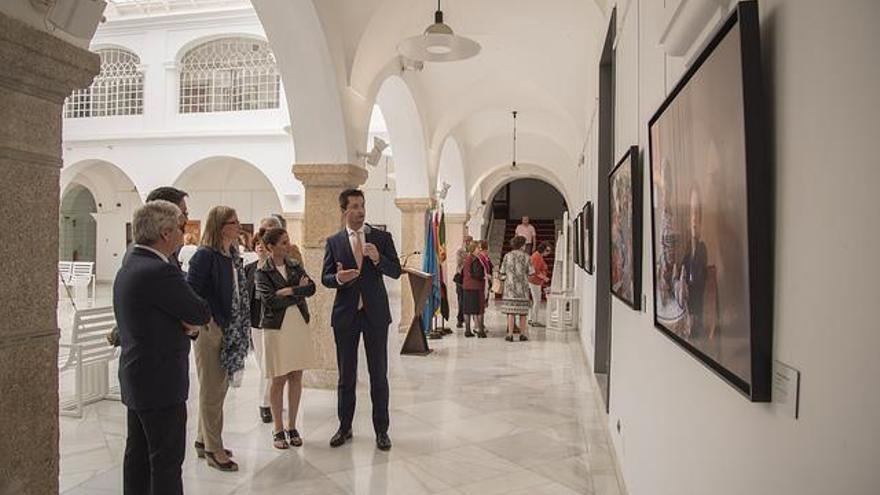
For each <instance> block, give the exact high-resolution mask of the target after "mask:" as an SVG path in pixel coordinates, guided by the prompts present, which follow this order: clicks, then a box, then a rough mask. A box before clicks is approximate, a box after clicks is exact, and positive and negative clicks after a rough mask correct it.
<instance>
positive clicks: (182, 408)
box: [113, 200, 211, 495]
mask: <svg viewBox="0 0 880 495" xmlns="http://www.w3.org/2000/svg"><path fill="white" fill-rule="evenodd" d="M185 225H186V217H185V216H184V215H183V214H182V213H181V211H180V208H178V207H177V206H176V205H175V204H173V203H171V202H168V201H164V200H157V201H149V202H147V203H146V204H144V206H141V207H140V208H138V209H137V210H136V211H135V212H134V218H133V219H132V231H133V234H134V241H135V245H134V247H133V248H132V250H131V253H130V254H129V256H128V259H127V260H126V262H125V263H124V264H123V266H122V268H121V269H120V270H119V272H118V273H117V274H116V280H115V281H114V283H113V310H114V312H115V313H116V323H117V325H118V327H119V339H120V341H121V344H122V345H121V348H122V351H121V354H120V356H119V384H120V389H121V392H122V403H123V404H125V405H126V406H127V407H128V437H127V439H126V444H125V459H124V462H123V475H122V476H123V490H124V493H125V495H140V494H143V495H150V494H152V495H156V494H162V495H176V494H182V493H183V483H182V480H181V465H182V464H183V459H184V451H185V441H186V399H187V396H188V395H189V349H190V338H191V337H195V336H196V335H197V334H198V327H199V326H201V325H205V324H207V323H208V322H209V321H210V319H211V311H210V308H209V307H208V303H207V302H205V301H204V300H203V299H202V298H200V297H199V296H198V295H196V293H195V292H194V291H193V290H192V288H190V286H189V284H187V283H186V281H185V280H184V279H183V273H182V272H181V271H180V268H178V267H177V266H175V265H174V264H173V263H172V261H171V256H172V254H173V253H174V252H175V251H177V249H178V248H179V247H180V246H181V244H182V243H183V229H184V226H185Z"/></svg>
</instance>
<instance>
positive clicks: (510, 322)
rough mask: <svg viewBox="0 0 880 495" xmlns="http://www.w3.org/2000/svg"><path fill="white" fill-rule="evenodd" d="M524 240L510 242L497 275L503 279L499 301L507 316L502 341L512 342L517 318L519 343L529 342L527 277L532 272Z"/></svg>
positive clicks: (519, 237) (518, 238)
mask: <svg viewBox="0 0 880 495" xmlns="http://www.w3.org/2000/svg"><path fill="white" fill-rule="evenodd" d="M525 245H526V238H525V237H523V236H519V235H518V236H516V237H514V238H513V239H511V240H510V247H511V248H512V249H511V251H510V252H508V253H507V254H506V255H504V260H503V261H501V268H500V270H499V273H501V275H502V276H503V278H504V294H503V298H502V299H501V312H502V313H504V314H506V315H507V337H505V339H504V340H506V341H508V342H513V327H514V323H515V321H514V320H516V318H517V317H519V328H520V332H521V333H520V336H519V341H520V342H525V341H527V340H529V335H528V334H529V331H528V328H529V327H528V326H526V315H528V314H529V307H530V304H529V275H531V274H532V273H533V271H534V268H533V267H532V263H531V260H530V259H529V255H528V254H526V251H525V249H523V248H524V246H525Z"/></svg>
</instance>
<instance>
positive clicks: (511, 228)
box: [489, 219, 556, 278]
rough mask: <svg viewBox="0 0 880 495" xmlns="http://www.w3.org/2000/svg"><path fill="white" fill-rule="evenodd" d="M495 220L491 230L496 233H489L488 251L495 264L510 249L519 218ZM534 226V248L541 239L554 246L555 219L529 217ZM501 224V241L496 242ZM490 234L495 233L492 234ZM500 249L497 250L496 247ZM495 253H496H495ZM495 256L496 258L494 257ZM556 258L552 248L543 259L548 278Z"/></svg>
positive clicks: (497, 263) (551, 274)
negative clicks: (535, 237) (502, 231)
mask: <svg viewBox="0 0 880 495" xmlns="http://www.w3.org/2000/svg"><path fill="white" fill-rule="evenodd" d="M495 222H497V223H496V224H495V225H493V227H496V225H497V227H496V228H495V229H493V230H496V229H497V233H495V232H492V233H490V237H489V252H490V256H491V257H492V258H493V259H492V262H493V263H496V265H495V266H500V265H501V260H502V259H503V258H504V255H505V254H507V253H508V252H509V251H510V240H511V239H513V236H514V235H515V233H516V226H517V225H519V224H520V220H507V221H506V223H502V222H504V220H500V219H495ZM529 223H531V224H532V225H533V226H534V227H535V232H536V233H537V234H538V238H537V241H536V242H535V246H534V247H535V248H537V245H538V244H540V243H541V242H543V241H548V242H550V243H551V244H552V245H553V247H554V248H555V247H556V221H555V220H553V219H549V220H540V219H530V222H529ZM502 225H503V228H504V233H503V240H502V242H500V243H499V242H498V241H497V240H496V239H497V237H500V234H501V232H500V230H501V227H502ZM491 234H495V235H494V236H493V235H491ZM499 244H500V247H501V249H500V250H499V249H498V247H499ZM496 253H497V254H496ZM496 256H497V260H496V259H495V257H496ZM555 258H556V250H555V249H554V250H553V251H552V252H551V253H550V255H549V256H547V257H546V258H545V259H544V260H545V261H546V262H547V268H548V269H549V273H550V278H553V266H554V265H555V261H556V260H555Z"/></svg>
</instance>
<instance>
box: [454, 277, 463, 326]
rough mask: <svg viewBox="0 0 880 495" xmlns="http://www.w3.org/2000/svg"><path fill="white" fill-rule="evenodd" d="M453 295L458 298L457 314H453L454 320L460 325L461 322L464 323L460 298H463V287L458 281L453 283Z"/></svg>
mask: <svg viewBox="0 0 880 495" xmlns="http://www.w3.org/2000/svg"><path fill="white" fill-rule="evenodd" d="M455 296H456V299H457V300H458V314H457V315H455V320H456V322H457V323H458V324H459V325H461V324H462V323H464V311H462V302H463V301H462V300H463V299H464V287H463V286H462V285H461V284H459V283H456V284H455Z"/></svg>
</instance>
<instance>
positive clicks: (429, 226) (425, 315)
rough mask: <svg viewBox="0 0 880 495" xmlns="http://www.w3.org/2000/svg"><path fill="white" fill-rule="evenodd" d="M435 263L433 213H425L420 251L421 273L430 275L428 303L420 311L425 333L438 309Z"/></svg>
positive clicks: (438, 293)
mask: <svg viewBox="0 0 880 495" xmlns="http://www.w3.org/2000/svg"><path fill="white" fill-rule="evenodd" d="M438 267H439V263H437V249H436V248H435V247H434V211H433V210H428V211H426V212H425V249H423V250H422V271H423V272H425V273H430V274H431V275H432V280H431V293H430V294H428V301H427V303H426V304H425V309H424V311H422V326H423V328H424V329H425V333H428V332H430V331H431V319H432V318H433V317H434V313H436V312H437V309H438V308H439V307H440V291H439V290H438V287H437V284H438V282H439V277H438V273H437V272H438Z"/></svg>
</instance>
